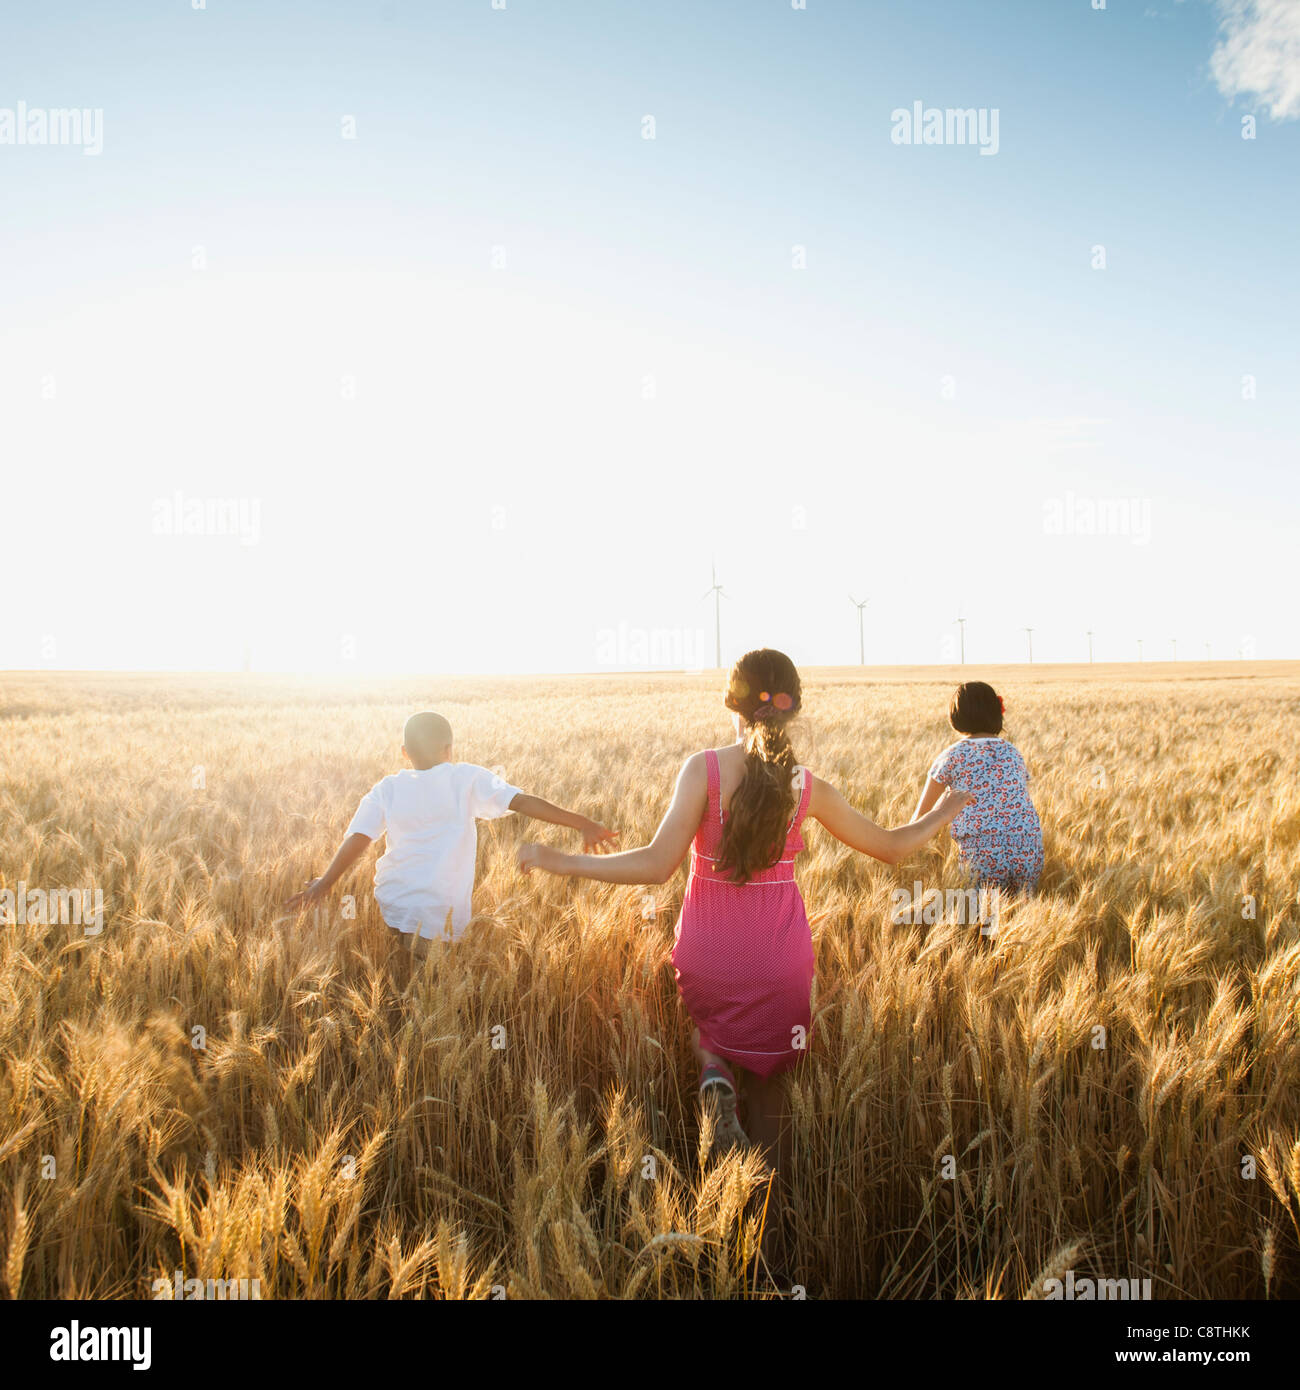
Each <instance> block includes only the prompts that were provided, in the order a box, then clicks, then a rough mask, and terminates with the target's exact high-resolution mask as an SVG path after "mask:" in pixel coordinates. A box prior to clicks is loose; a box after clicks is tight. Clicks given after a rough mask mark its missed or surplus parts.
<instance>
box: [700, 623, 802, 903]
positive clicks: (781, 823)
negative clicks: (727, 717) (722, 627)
mask: <svg viewBox="0 0 1300 1390" xmlns="http://www.w3.org/2000/svg"><path fill="white" fill-rule="evenodd" d="M802 702H803V692H802V690H801V689H800V685H799V672H798V671H796V670H795V668H794V662H793V661H791V660H790V658H789V657H788V656H786V655H785V653H784V652H776V651H772V650H771V649H770V648H768V647H763V648H761V649H760V650H758V651H753V652H746V653H745V655H744V656H742V657H741V658H740V660H739V661H738V662H736V664H735V665H734V666H733V667H732V668H731V677H730V679H729V680H728V682H727V694H726V697H725V698H724V700H723V703H724V704H725V705H726V707H727V708H728V709H729V710H734V711H735V712H736V713H737V714H739V715H740V716H741V717H742V718H743V719H744V720H745V722H746V723H747V724H748V725H749V728H748V730H747V731H746V733H745V776H744V778H743V779H742V781H741V783H740V786H738V787H737V788H736V791H735V794H734V795H733V796H732V798H731V805H730V807H729V808H728V812H727V822H726V824H725V825H724V826H723V829H722V845H721V848H720V849H719V850H718V861H717V868H718V869H719V870H720V871H722V872H723V873H727V872H730V874H731V877H732V878H733V879H734V880H735V881H736V882H737V883H747V882H748V881H749V879H750V878H752V877H753V876H754V874H757V873H761V872H762V871H763V870H764V869H770V868H771V867H772V865H773V864H775V863H776V862H777V860H778V859H780V858H781V855H782V854H783V853H784V851H785V840H786V833H787V828H788V826H789V824H790V820H791V818H792V817H793V815H794V811H795V797H794V770H795V767H796V763H795V760H794V749H793V748H792V747H791V745H790V736H789V734H788V732H787V730H786V726H787V725H788V724H789V722H790V721H791V720H792V719H793V718H794V717H795V715H796V714H798V713H799V708H800V705H801V704H802Z"/></svg>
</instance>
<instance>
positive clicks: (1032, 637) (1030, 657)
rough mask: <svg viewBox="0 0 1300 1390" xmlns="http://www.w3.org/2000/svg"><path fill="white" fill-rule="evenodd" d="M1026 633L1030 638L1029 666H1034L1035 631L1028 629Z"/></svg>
mask: <svg viewBox="0 0 1300 1390" xmlns="http://www.w3.org/2000/svg"><path fill="white" fill-rule="evenodd" d="M1025 632H1026V634H1027V635H1028V637H1029V664H1030V665H1031V666H1032V665H1033V664H1034V629H1033V628H1032V627H1027V628H1026V629H1025Z"/></svg>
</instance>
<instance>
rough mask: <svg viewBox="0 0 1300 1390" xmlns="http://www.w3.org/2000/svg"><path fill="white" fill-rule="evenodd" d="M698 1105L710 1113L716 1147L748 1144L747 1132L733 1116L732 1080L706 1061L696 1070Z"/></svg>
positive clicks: (734, 1089)
mask: <svg viewBox="0 0 1300 1390" xmlns="http://www.w3.org/2000/svg"><path fill="white" fill-rule="evenodd" d="M700 1108H701V1109H702V1110H704V1112H705V1113H706V1114H709V1115H712V1117H713V1143H714V1146H715V1147H716V1148H721V1149H730V1148H735V1147H737V1146H740V1147H744V1146H746V1145H748V1143H749V1136H748V1135H746V1133H745V1131H744V1130H743V1129H742V1128H741V1126H740V1121H739V1120H738V1119H737V1118H736V1085H735V1081H734V1080H733V1078H732V1077H731V1076H729V1075H728V1074H727V1073H726V1072H725V1071H723V1069H722V1068H721V1067H718V1066H712V1065H710V1066H707V1067H705V1068H704V1070H703V1071H702V1072H701V1073H700Z"/></svg>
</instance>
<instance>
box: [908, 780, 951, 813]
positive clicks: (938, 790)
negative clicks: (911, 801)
mask: <svg viewBox="0 0 1300 1390" xmlns="http://www.w3.org/2000/svg"><path fill="white" fill-rule="evenodd" d="M945 786H946V783H944V782H936V781H935V780H934V778H933V777H927V778H926V779H925V786H924V787H923V788H922V789H921V799H920V801H918V802H917V803H916V810H915V811H913V812H912V820H913V821H914V822H915V821H919V820H920V819H921V817H922V816H923V815H925V813H926V812H927V811H931V810H933V809H934V804H935V802H936V801H938V800H939V798H940V797H941V796H942V795H943V793H944V788H945Z"/></svg>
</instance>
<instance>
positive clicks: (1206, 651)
mask: <svg viewBox="0 0 1300 1390" xmlns="http://www.w3.org/2000/svg"><path fill="white" fill-rule="evenodd" d="M1205 659H1206V661H1208V660H1209V659H1210V644H1209V643H1208V642H1207V643H1206V644H1205Z"/></svg>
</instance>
